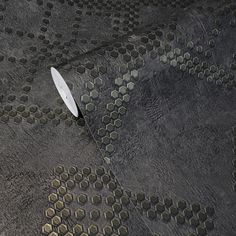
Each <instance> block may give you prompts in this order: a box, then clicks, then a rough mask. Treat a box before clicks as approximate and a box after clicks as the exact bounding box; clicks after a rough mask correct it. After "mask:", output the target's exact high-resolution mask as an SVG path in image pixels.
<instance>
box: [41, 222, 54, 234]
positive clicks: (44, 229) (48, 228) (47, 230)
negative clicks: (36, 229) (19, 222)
mask: <svg viewBox="0 0 236 236" xmlns="http://www.w3.org/2000/svg"><path fill="white" fill-rule="evenodd" d="M51 232H52V225H50V224H45V225H44V226H43V227H42V233H43V234H45V235H48V234H50V233H51Z"/></svg>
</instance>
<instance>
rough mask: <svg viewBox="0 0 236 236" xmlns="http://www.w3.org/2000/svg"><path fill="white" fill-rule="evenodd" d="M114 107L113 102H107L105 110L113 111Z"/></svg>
mask: <svg viewBox="0 0 236 236" xmlns="http://www.w3.org/2000/svg"><path fill="white" fill-rule="evenodd" d="M114 108H115V106H114V104H113V103H108V104H107V110H108V111H113V110H114Z"/></svg>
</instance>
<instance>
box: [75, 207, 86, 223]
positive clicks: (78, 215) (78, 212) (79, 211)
mask: <svg viewBox="0 0 236 236" xmlns="http://www.w3.org/2000/svg"><path fill="white" fill-rule="evenodd" d="M75 217H76V219H78V220H82V219H84V217H85V210H84V209H81V208H79V209H77V210H76V211H75Z"/></svg>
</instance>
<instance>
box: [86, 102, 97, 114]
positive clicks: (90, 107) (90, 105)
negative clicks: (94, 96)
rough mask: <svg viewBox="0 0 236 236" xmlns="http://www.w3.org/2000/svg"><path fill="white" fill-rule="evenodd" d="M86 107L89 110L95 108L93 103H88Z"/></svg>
mask: <svg viewBox="0 0 236 236" xmlns="http://www.w3.org/2000/svg"><path fill="white" fill-rule="evenodd" d="M85 108H86V110H87V111H89V112H91V111H93V110H94V109H95V106H94V104H93V103H88V104H87V105H86V107H85Z"/></svg>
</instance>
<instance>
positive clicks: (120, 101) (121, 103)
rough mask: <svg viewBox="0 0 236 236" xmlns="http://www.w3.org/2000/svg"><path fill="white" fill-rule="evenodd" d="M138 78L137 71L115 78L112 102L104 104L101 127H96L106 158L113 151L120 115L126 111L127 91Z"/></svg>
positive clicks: (120, 123)
mask: <svg viewBox="0 0 236 236" xmlns="http://www.w3.org/2000/svg"><path fill="white" fill-rule="evenodd" d="M137 78H138V71H137V70H132V71H130V72H126V73H125V74H123V75H122V76H121V77H119V78H116V79H115V89H114V90H112V91H111V98H112V102H109V103H107V104H106V112H105V115H104V116H103V117H102V127H100V128H99V129H98V132H97V134H98V136H99V137H100V139H101V142H100V143H101V149H102V150H103V151H104V152H105V155H106V158H108V159H109V157H108V156H109V155H110V154H111V153H113V152H114V145H113V144H112V142H114V141H115V140H117V139H118V137H119V135H118V132H117V129H118V128H120V127H121V125H122V116H123V115H125V113H126V110H127V108H126V104H127V103H128V102H129V101H130V95H129V92H130V91H132V90H133V89H134V84H135V80H136V79H137Z"/></svg>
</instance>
